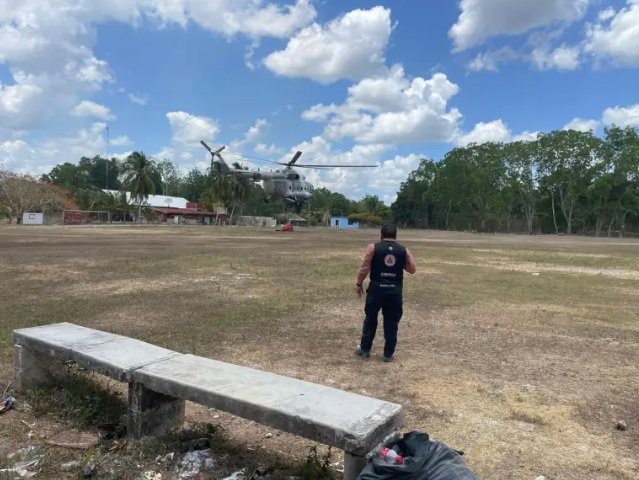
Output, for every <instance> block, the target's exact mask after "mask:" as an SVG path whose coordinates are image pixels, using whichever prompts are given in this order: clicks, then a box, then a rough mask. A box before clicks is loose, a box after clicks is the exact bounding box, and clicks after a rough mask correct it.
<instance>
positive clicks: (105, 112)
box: [71, 100, 115, 122]
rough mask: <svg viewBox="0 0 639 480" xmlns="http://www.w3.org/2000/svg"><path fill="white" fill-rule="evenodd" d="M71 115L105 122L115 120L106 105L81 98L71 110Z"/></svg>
mask: <svg viewBox="0 0 639 480" xmlns="http://www.w3.org/2000/svg"><path fill="white" fill-rule="evenodd" d="M71 115H73V116H74V117H91V118H95V119H96V120H103V121H105V122H107V121H112V120H115V115H113V114H112V113H111V110H110V109H109V108H108V107H105V106H104V105H100V104H99V103H95V102H91V101H89V100H83V101H82V102H80V103H79V104H77V105H76V106H75V107H74V108H73V109H72V110H71Z"/></svg>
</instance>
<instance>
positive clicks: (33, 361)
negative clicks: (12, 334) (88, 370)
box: [13, 345, 64, 391]
mask: <svg viewBox="0 0 639 480" xmlns="http://www.w3.org/2000/svg"><path fill="white" fill-rule="evenodd" d="M13 353H14V368H15V382H16V387H17V388H18V390H23V391H24V390H31V389H34V388H41V387H48V386H51V385H52V384H53V383H54V382H55V375H60V374H62V373H64V364H63V363H62V362H58V361H55V360H54V359H53V358H49V357H47V356H46V355H44V354H42V353H37V352H34V351H33V350H29V349H28V348H26V347H24V346H22V345H14V347H13Z"/></svg>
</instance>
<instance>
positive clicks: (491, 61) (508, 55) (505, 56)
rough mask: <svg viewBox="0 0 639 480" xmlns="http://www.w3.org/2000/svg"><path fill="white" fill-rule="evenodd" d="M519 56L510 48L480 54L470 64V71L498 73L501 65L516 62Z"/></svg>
mask: <svg viewBox="0 0 639 480" xmlns="http://www.w3.org/2000/svg"><path fill="white" fill-rule="evenodd" d="M518 57H519V55H518V54H517V53H516V52H515V51H514V50H513V49H512V48H510V47H502V48H500V49H499V50H493V51H489V52H481V53H478V54H477V56H476V57H475V58H473V59H472V60H471V61H470V63H469V64H468V69H469V70H472V71H474V72H479V71H482V70H488V71H492V72H496V71H498V70H499V64H500V63H505V62H509V61H511V60H515V59H517V58H518Z"/></svg>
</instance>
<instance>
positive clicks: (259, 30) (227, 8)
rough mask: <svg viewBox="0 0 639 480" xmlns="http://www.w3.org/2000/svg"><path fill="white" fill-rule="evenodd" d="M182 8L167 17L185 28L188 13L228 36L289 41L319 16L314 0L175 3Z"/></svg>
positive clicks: (205, 25)
mask: <svg viewBox="0 0 639 480" xmlns="http://www.w3.org/2000/svg"><path fill="white" fill-rule="evenodd" d="M168 1H170V0H168ZM168 1H167V0H165V2H166V3H168ZM174 2H175V3H178V4H181V5H182V11H180V9H172V10H173V11H172V12H169V13H167V14H165V15H163V17H164V18H165V19H167V20H172V21H176V20H177V19H179V20H180V21H179V23H182V24H183V25H184V24H185V23H186V22H185V18H186V17H185V15H186V11H187V10H188V16H189V17H190V19H192V20H194V21H195V22H197V23H198V24H199V25H200V26H202V27H204V28H206V29H208V30H212V31H216V32H220V33H223V34H224V35H226V36H232V35H236V34H244V35H248V36H250V37H253V38H259V37H278V38H285V37H288V36H289V35H291V34H292V33H293V32H295V31H296V30H298V29H299V28H301V27H303V26H304V25H307V24H308V23H310V22H311V21H313V19H314V18H315V16H316V15H317V12H316V10H315V8H314V7H313V4H312V2H311V0H297V1H296V2H295V3H294V4H293V5H286V6H280V5H277V4H275V3H265V2H264V1H263V0H217V1H211V0H182V1H180V0H174ZM156 3H157V2H156Z"/></svg>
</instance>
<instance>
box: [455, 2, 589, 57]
mask: <svg viewBox="0 0 639 480" xmlns="http://www.w3.org/2000/svg"><path fill="white" fill-rule="evenodd" d="M589 2H590V0H536V1H532V2H531V1H523V0H522V1H519V0H461V2H460V9H461V13H460V15H459V18H458V19H457V22H456V23H455V24H454V25H453V26H452V28H451V29H450V31H449V32H448V34H449V36H450V37H451V38H452V39H453V43H454V50H455V51H462V50H466V49H468V48H470V47H473V46H475V45H478V44H481V43H482V42H484V41H485V40H486V39H488V38H490V37H493V36H496V35H516V34H521V33H525V32H527V31H529V30H531V29H533V28H536V27H541V26H543V25H548V24H550V23H554V22H566V23H569V22H573V21H575V20H578V19H580V18H581V17H583V15H584V14H585V12H586V9H587V7H588V4H589Z"/></svg>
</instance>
